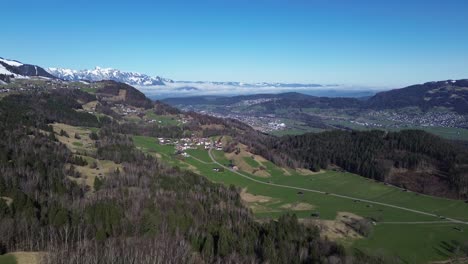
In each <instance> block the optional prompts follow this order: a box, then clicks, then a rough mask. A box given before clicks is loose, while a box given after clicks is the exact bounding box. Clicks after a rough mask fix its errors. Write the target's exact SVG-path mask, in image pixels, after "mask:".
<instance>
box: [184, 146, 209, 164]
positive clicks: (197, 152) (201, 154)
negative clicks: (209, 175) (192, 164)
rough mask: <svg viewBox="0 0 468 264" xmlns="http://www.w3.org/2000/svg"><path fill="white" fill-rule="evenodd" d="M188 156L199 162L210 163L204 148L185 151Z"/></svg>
mask: <svg viewBox="0 0 468 264" xmlns="http://www.w3.org/2000/svg"><path fill="white" fill-rule="evenodd" d="M186 152H187V153H188V154H189V155H191V156H194V157H196V158H197V159H199V160H202V161H204V162H207V163H211V162H212V160H211V158H210V156H209V155H208V151H206V150H205V149H204V148H201V147H200V148H197V149H188V150H187V151H186Z"/></svg>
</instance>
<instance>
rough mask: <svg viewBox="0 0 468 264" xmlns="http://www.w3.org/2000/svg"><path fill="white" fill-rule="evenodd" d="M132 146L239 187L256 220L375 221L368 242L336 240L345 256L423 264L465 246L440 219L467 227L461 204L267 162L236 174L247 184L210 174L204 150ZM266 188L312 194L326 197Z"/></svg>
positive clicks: (457, 228)
mask: <svg viewBox="0 0 468 264" xmlns="http://www.w3.org/2000/svg"><path fill="white" fill-rule="evenodd" d="M134 142H135V144H136V145H137V146H138V147H140V148H141V149H143V150H147V151H153V152H155V153H159V154H160V155H161V157H162V158H163V160H166V161H169V162H173V163H177V165H179V166H181V167H184V168H188V169H195V172H197V173H200V174H201V175H204V176H205V177H207V178H209V179H210V180H212V181H214V182H218V183H222V184H225V185H234V186H237V187H239V188H240V189H242V195H243V199H244V201H245V202H246V204H247V205H248V206H249V207H250V208H251V209H252V211H253V213H254V214H255V216H256V217H257V218H258V219H259V220H261V219H274V218H277V217H279V216H280V215H282V214H285V213H295V214H296V215H297V216H298V217H299V218H301V219H311V218H313V217H312V216H311V214H313V213H314V214H317V213H319V215H320V219H321V220H335V219H336V218H337V214H338V213H339V212H347V213H352V214H355V215H358V216H361V217H367V218H371V219H373V220H374V221H376V226H375V227H374V230H373V232H372V233H371V235H370V237H368V238H358V239H349V237H346V236H342V237H340V238H338V240H341V241H343V243H344V244H345V245H346V246H347V247H348V249H349V250H353V249H360V250H364V251H368V252H374V253H375V252H378V253H379V254H385V255H397V256H399V257H400V258H401V259H402V260H404V261H405V262H406V263H427V262H429V261H437V260H445V259H447V258H448V257H449V256H451V255H452V254H453V252H452V251H453V250H454V248H456V246H457V245H456V244H457V243H463V242H465V241H466V240H468V239H467V237H468V236H467V235H466V233H467V232H468V225H463V224H457V223H451V222H448V221H447V220H446V219H443V218H441V217H450V218H455V219H457V220H462V221H468V204H466V203H464V202H463V201H455V200H449V199H443V198H436V197H430V196H425V195H419V194H416V193H412V192H405V191H403V190H401V189H398V188H395V187H392V186H386V185H384V184H382V183H377V182H374V181H371V180H367V179H365V178H363V177H360V176H358V175H354V174H351V173H342V172H335V171H324V172H321V173H309V174H307V173H300V172H297V171H294V170H291V169H288V170H286V171H285V169H283V168H279V167H277V166H276V165H274V164H273V163H271V162H263V163H262V165H263V166H264V167H265V168H266V171H267V172H268V173H269V174H270V175H271V176H270V177H266V178H265V177H258V176H254V175H252V174H248V173H246V172H242V171H239V172H240V173H242V174H243V175H246V176H248V177H250V178H251V179H253V180H251V179H248V178H246V177H242V176H240V175H238V174H237V173H235V172H234V171H231V170H229V169H225V170H224V171H220V172H216V171H214V170H213V169H214V168H219V167H220V166H219V165H218V164H216V163H214V162H213V161H212V160H211V158H210V157H209V155H208V151H206V150H201V149H198V150H194V151H189V154H190V155H191V157H188V158H186V159H184V160H175V159H174V158H171V156H170V155H172V153H174V148H173V146H170V145H165V146H161V145H159V144H158V143H157V141H156V139H153V138H148V137H134ZM212 154H213V157H214V158H215V160H216V161H217V162H219V163H221V164H223V165H227V164H229V163H230V160H229V159H228V158H227V157H226V155H225V153H224V152H222V151H215V150H213V151H212ZM244 159H245V160H246V162H247V163H249V164H250V165H252V166H253V165H255V164H254V163H253V162H258V161H257V160H255V161H254V160H251V161H247V160H248V158H244ZM174 160H175V161H174ZM184 164H185V165H184ZM269 184H277V185H286V186H292V187H300V188H305V189H313V190H318V191H323V192H327V193H328V194H323V193H314V192H309V191H298V190H297V189H291V188H284V187H281V186H274V185H269ZM333 194H339V195H347V196H352V197H355V198H357V199H366V200H370V201H373V202H380V203H385V204H391V205H395V206H401V207H405V208H409V209H414V210H418V211H423V212H427V213H431V214H436V215H440V216H441V217H434V216H430V215H423V214H419V213H416V212H411V211H406V210H402V209H398V208H393V207H388V206H384V205H379V204H372V203H367V202H363V201H356V200H353V199H344V198H341V197H336V196H333Z"/></svg>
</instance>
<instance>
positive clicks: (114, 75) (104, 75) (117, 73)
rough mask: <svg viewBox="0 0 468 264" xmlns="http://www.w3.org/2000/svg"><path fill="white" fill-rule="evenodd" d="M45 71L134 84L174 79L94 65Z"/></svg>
mask: <svg viewBox="0 0 468 264" xmlns="http://www.w3.org/2000/svg"><path fill="white" fill-rule="evenodd" d="M47 71H48V72H49V73H50V74H52V75H54V76H57V77H58V78H60V79H62V80H66V81H102V80H112V81H116V82H123V83H126V84H129V85H135V86H156V85H165V84H166V83H172V82H174V81H172V80H170V79H165V78H162V77H159V76H156V77H152V76H149V75H146V74H142V73H137V72H125V71H121V70H117V69H112V68H101V67H95V68H94V69H92V70H72V69H63V68H47Z"/></svg>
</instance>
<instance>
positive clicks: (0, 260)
mask: <svg viewBox="0 0 468 264" xmlns="http://www.w3.org/2000/svg"><path fill="white" fill-rule="evenodd" d="M16 263H17V262H16V258H15V256H13V255H9V254H6V255H0V264H16Z"/></svg>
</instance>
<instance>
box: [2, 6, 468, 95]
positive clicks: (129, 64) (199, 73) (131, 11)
mask: <svg viewBox="0 0 468 264" xmlns="http://www.w3.org/2000/svg"><path fill="white" fill-rule="evenodd" d="M1 6H2V11H1V21H2V27H1V31H0V32H1V33H0V56H1V57H6V58H11V59H18V60H20V61H23V62H26V63H33V64H38V65H40V66H44V67H67V68H74V69H83V68H93V67H94V66H97V65H98V66H103V67H113V68H118V69H122V70H128V71H137V72H142V73H147V74H150V75H161V76H164V77H167V78H172V79H176V80H213V81H247V82H250V81H281V82H311V83H340V84H354V85H368V86H374V85H375V86H388V87H391V86H394V87H399V86H403V85H407V84H412V83H419V82H425V81H431V80H443V79H459V78H468V15H467V14H468V1H466V0H438V1H436V0H424V1H420V0H405V1H403V0H388V1H387V0H341V1H340V0H308V1H296V0H283V1H279V0H216V1H214V0H213V1H209V0H197V1H195V0H193V1H192V0H190V1H189V0H187V1H179V0H167V1H139V0H133V1H97V0H94V1H89V0H80V1H72V0H70V1H68V0H67V1H65V0H59V1H58V0H57V1H51V0H41V1H37V0H23V1H16V0H10V1H9V0H6V1H2V5H1Z"/></svg>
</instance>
